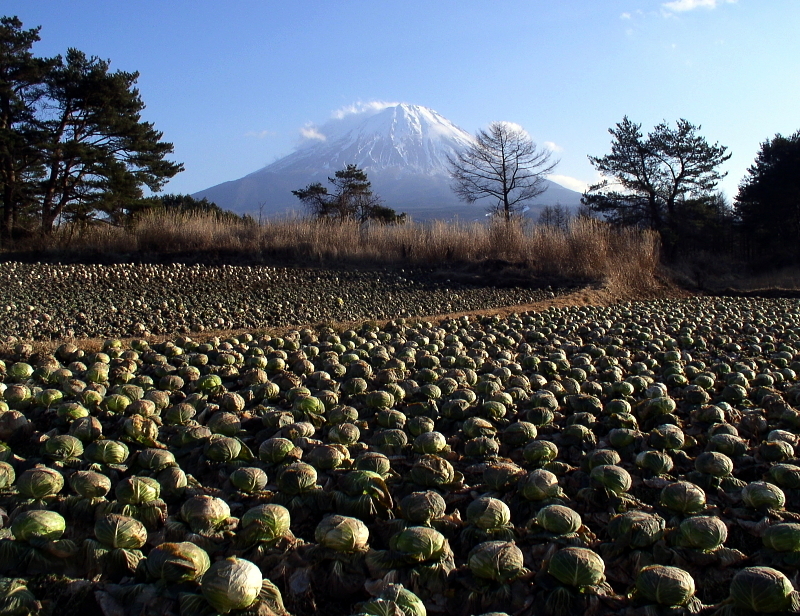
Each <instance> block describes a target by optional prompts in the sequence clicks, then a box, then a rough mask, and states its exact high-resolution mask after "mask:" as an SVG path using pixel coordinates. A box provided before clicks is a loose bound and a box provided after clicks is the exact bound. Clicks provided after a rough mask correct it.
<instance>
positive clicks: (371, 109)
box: [332, 101, 399, 120]
mask: <svg viewBox="0 0 800 616" xmlns="http://www.w3.org/2000/svg"><path fill="white" fill-rule="evenodd" d="M395 105H399V103H390V102H388V101H367V102H366V103H363V102H358V103H355V104H353V105H346V106H344V107H342V108H340V109H337V110H336V111H334V112H333V114H332V115H333V117H334V118H336V119H337V120H341V119H342V118H344V117H345V116H349V115H353V114H357V113H376V112H378V111H383V110H384V109H386V108H387V107H394V106H395Z"/></svg>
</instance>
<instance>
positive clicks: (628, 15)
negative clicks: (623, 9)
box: [619, 13, 632, 19]
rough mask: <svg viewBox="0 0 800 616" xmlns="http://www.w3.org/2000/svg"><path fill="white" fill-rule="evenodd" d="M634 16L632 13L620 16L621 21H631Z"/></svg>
mask: <svg viewBox="0 0 800 616" xmlns="http://www.w3.org/2000/svg"><path fill="white" fill-rule="evenodd" d="M631 17H632V15H631V14H630V13H623V14H622V15H620V16H619V18H620V19H631Z"/></svg>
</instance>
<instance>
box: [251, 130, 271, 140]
mask: <svg viewBox="0 0 800 616" xmlns="http://www.w3.org/2000/svg"><path fill="white" fill-rule="evenodd" d="M277 134H278V133H276V132H275V131H273V130H251V131H247V132H246V133H245V134H244V136H245V137H255V138H256V139H266V138H267V137H274V136H275V135H277Z"/></svg>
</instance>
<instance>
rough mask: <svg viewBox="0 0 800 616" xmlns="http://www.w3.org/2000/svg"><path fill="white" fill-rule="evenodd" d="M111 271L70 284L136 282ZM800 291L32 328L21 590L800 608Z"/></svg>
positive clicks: (1, 476) (305, 601)
mask: <svg viewBox="0 0 800 616" xmlns="http://www.w3.org/2000/svg"><path fill="white" fill-rule="evenodd" d="M19 267H20V268H21V269H20V270H19V271H18V272H17V274H18V275H19V276H20V277H21V279H22V278H24V279H26V280H27V279H28V278H26V277H27V276H29V275H30V274H29V272H30V271H34V270H31V269H27V270H26V269H24V268H32V267H33V266H19ZM63 267H66V268H68V267H71V266H63ZM119 267H130V266H119ZM86 271H89V272H91V271H92V269H91V268H88V269H87V270H86ZM154 271H155V270H154ZM138 272H139V273H140V274H141V275H142V276H146V275H149V274H147V270H146V269H142V270H138ZM2 275H5V276H10V275H12V274H9V272H8V271H7V270H6V271H5V272H4V273H3V274H2ZM71 275H72V274H71ZM74 275H75V276H78V275H79V274H78V273H75V274H74ZM186 275H187V274H186V273H185V272H184V271H182V270H181V268H176V270H175V272H174V273H173V279H174V280H173V282H174V291H175V293H176V295H175V297H176V301H179V300H178V299H177V298H179V297H180V294H181V293H185V288H186V287H184V286H183V285H184V282H182V281H185V280H186ZM286 275H287V276H288V275H289V274H286ZM54 280H55V279H54ZM109 280H110V279H109ZM4 284H7V283H4ZM53 284H57V281H56V282H53ZM331 284H333V283H331ZM376 284H380V283H379V282H378V283H376ZM42 285H43V286H46V283H45V282H44V281H43V282H42ZM134 285H135V283H134V282H132V283H131V286H132V287H133V288H134V289H135V288H136V287H135V286H134ZM19 286H21V287H25V285H19ZM146 286H147V285H144V287H146ZM89 287H92V288H94V294H93V295H92V297H91V298H89V296H88V295H87V296H86V297H85V298H84V299H80V298H78V297H76V296H75V295H67V294H66V293H64V297H63V298H62V299H61V300H60V301H63V302H64V306H69V305H72V304H75V303H79V304H81V305H93V302H94V303H95V304H97V303H101V302H103V301H106V300H107V299H109V298H111V297H112V295H111V294H107V295H105V296H104V293H103V290H102V289H103V287H102V285H101V284H98V283H97V282H96V281H95V282H92V281H91V280H90V281H89V282H87V288H89ZM144 287H142V288H144ZM167 287H169V288H170V289H173V287H170V285H167ZM442 288H445V287H444V286H443V287H442ZM4 292H5V291H4ZM25 292H30V293H34V292H36V290H35V289H31V288H29V289H28V291H25ZM169 292H172V291H169ZM344 292H346V288H345V287H343V286H342V287H341V289H340V293H344ZM515 292H517V291H515ZM519 292H520V293H522V291H521V290H520V291H519ZM525 292H526V293H528V294H530V293H531V291H529V290H525ZM314 293H319V291H317V290H316V289H315V288H314V286H313V284H311V285H309V287H308V293H307V294H306V297H307V298H308V297H310V294H314ZM443 293H444V291H443ZM464 294H465V295H468V290H465V291H464ZM52 295H57V293H54V294H52ZM224 295H225V293H224V291H220V295H218V297H219V298H220V299H219V300H217V301H218V302H219V303H220V304H222V305H223V307H226V309H228V308H227V307H229V306H230V305H231V304H230V303H225V304H223V300H222V299H221V298H222V297H223V296H224ZM362 295H365V296H368V297H370V298H372V297H373V295H374V292H367V291H364V293H363V294H362ZM459 295H461V293H459ZM337 296H338V295H337ZM28 297H31V300H30V306H31V307H32V308H31V310H30V312H33V313H37V314H39V313H41V312H44V309H43V308H42V307H41V304H38V303H36V302H34V301H33V296H28ZM334 297H336V296H334ZM277 299H280V298H279V296H277ZM277 299H276V301H277ZM137 300H138V301H140V302H142V303H145V304H148V305H150V306H155V305H156V303H155V300H153V299H150V298H146V297H144V296H143V295H139V297H137V294H136V292H134V291H131V294H130V295H129V296H128V297H127V299H126V301H131V302H133V304H132V305H129V304H124V307H125V309H126V311H128V312H126V313H125V314H126V315H127V314H128V313H129V312H130V311H132V310H133V309H134V308H136V309H141V314H142V315H145V314H146V313H147V312H148V311H150V312H151V313H152V311H151V310H150V308H143V307H142V306H137V305H136V301H137ZM3 301H9V300H8V299H4V300H3ZM20 301H22V300H20ZM53 301H55V300H53ZM114 301H116V299H115V300H114ZM193 301H199V300H198V299H197V298H192V299H189V297H188V296H184V300H183V303H184V307H186V306H188V305H189V303H190V302H193ZM226 301H230V300H226ZM322 301H323V300H313V299H307V300H306V305H307V306H314V305H315V303H317V304H319V303H320V302H322ZM351 301H353V298H348V300H347V302H351ZM370 301H373V300H370ZM374 301H377V300H374ZM437 301H440V300H437ZM441 301H442V302H444V304H446V303H447V301H446V293H445V295H444V296H443V299H442V300H441ZM454 301H458V300H454ZM165 303H166V307H164V308H162V309H161V310H162V313H161V314H162V315H164V314H165V313H167V312H169V311H170V310H177V307H176V306H173V304H172V303H171V302H170V301H169V300H167V301H166V302H165ZM451 303H452V302H451ZM120 304H121V305H120V306H117V307H118V308H122V307H123V304H122V303H121V302H120ZM337 305H338V302H337ZM348 305H349V304H348V303H345V305H344V306H339V308H342V309H345V310H346V309H347V306H348ZM0 307H1V306H0ZM213 308H214V306H213V305H212V306H211V308H209V310H211V311H213ZM221 309H222V308H218V310H220V311H221ZM292 309H294V308H292ZM18 310H19V308H18V307H17V308H14V309H12V310H10V311H8V312H7V314H6V318H7V319H10V318H11V317H9V316H8V313H10V314H11V315H18ZM47 310H49V311H50V312H47V314H49V315H50V317H51V319H50V320H49V321H47V322H48V323H50V325H49V327H50V329H51V330H52V331H54V332H57V331H60V330H59V328H62V327H64V325H65V320H64V318H63V314H67V312H64V313H56V308H48V309H47ZM64 310H65V311H67V310H68V308H66V307H65V308H64ZM98 310H99V309H98ZM353 310H357V309H355V308H353ZM186 312H187V313H188V312H190V311H188V310H187V311H186ZM89 313H90V312H89V311H88V309H87V315H88V314H89ZM59 314H62V316H58V315H59ZM91 314H92V315H95V314H100V313H99V312H98V313H94V312H92V313H91ZM131 314H132V313H131ZM221 314H225V313H221ZM254 314H255V313H254ZM799 314H800V305H799V304H798V301H797V300H789V299H758V298H738V299H731V298H692V299H685V300H658V301H649V302H628V303H619V304H617V305H614V306H611V307H590V306H580V307H577V306H576V307H553V308H548V309H545V310H542V311H538V312H534V311H530V312H524V313H519V314H511V315H510V316H507V317H503V318H501V317H498V316H461V317H453V318H447V319H444V320H439V321H436V322H432V321H425V320H419V319H411V318H408V319H404V318H394V319H393V320H390V321H388V322H387V323H386V324H385V325H379V324H376V323H375V322H374V321H370V322H364V323H363V324H362V325H358V326H354V327H353V328H352V329H348V330H344V331H336V330H334V329H332V328H331V327H325V326H318V327H314V328H311V327H299V326H298V327H297V329H294V330H289V331H286V332H285V333H282V334H281V335H280V336H279V335H277V334H274V335H267V334H265V333H264V332H263V331H262V332H259V333H258V334H257V335H255V336H254V335H252V334H241V335H237V337H235V338H227V339H220V338H215V337H211V338H207V339H206V338H200V337H199V336H198V335H197V334H195V333H194V332H192V331H190V329H191V327H190V326H191V322H190V320H186V328H187V329H186V331H185V332H184V333H183V334H182V335H177V334H175V335H173V336H171V337H170V339H169V340H167V341H165V342H156V341H155V340H153V339H151V341H150V342H148V341H147V339H146V338H145V337H140V338H134V339H132V340H130V341H129V342H124V343H123V342H122V341H120V340H119V339H116V338H113V337H110V336H109V337H108V339H107V340H106V341H105V343H104V344H103V345H102V349H100V350H96V352H95V351H89V350H81V349H80V348H79V347H78V346H76V345H75V344H73V343H70V342H64V343H63V344H61V345H60V346H57V348H56V347H55V346H54V347H53V348H54V349H55V350H54V352H53V353H52V354H51V353H49V352H47V351H46V350H42V349H43V348H45V347H41V346H38V347H34V345H32V344H30V343H27V342H25V341H21V340H17V341H16V343H12V344H11V346H9V347H8V353H7V355H6V357H5V358H4V361H3V362H2V363H0V376H1V377H2V383H0V394H1V396H0V398H1V400H0V441H1V442H0V501H2V502H0V507H2V509H1V510H0V522H2V528H0V576H2V577H0V616H6V615H26V614H40V613H41V614H56V615H58V616H69V615H71V614H81V615H82V616H94V615H103V616H128V615H131V616H132V615H139V614H147V615H165V616H166V615H179V616H189V615H192V616H194V615H198V616H206V615H208V616H210V615H214V614H231V615H234V616H241V615H244V614H248V615H250V614H252V615H260V616H269V615H272V614H278V615H283V614H294V616H302V615H306V614H313V613H320V614H324V615H345V616H346V615H356V614H371V615H375V616H381V615H385V616H389V615H394V616H424V615H425V614H430V615H435V614H442V615H452V616H467V615H477V614H486V615H488V614H507V615H519V616H570V615H574V614H586V615H587V616H602V615H610V614H624V615H627V616H651V615H676V616H677V615H681V614H709V615H711V614H716V615H718V616H723V615H724V616H750V615H753V614H788V613H800V600H799V597H798V593H797V591H796V590H795V587H796V584H797V581H798V580H797V578H798V568H799V567H800V459H798V454H800V448H799V447H800V436H799V435H800V410H798V409H799V408H800V381H799V380H798V375H800V323H798V315H799ZM151 316H152V314H151ZM365 316H369V315H365ZM373 316H374V315H373ZM143 318H145V317H144V316H142V317H141V318H140V319H139V321H142V319H143ZM209 318H211V317H209ZM221 318H224V319H227V317H221ZM92 319H94V317H92ZM124 319H133V317H132V316H125V317H124V318H123V317H120V323H123V322H125V323H127V321H125V320H124ZM36 320H39V321H40V323H41V322H43V321H42V319H39V318H36ZM164 321H166V319H164ZM7 322H9V321H7ZM92 322H94V321H92ZM242 323H243V324H244V323H245V321H244V320H242ZM37 326H38V325H34V327H37ZM164 326H165V327H166V325H164ZM109 327H111V325H109ZM115 327H121V328H122V329H124V327H123V326H122V325H116V326H115ZM122 329H120V330H114V331H120V332H121V331H122ZM148 329H149V327H148ZM197 329H199V328H197ZM4 333H5V334H6V335H10V334H12V333H13V332H11V331H9V330H6V331H5V332H4ZM91 333H92V332H89V331H88V330H87V335H88V334H91ZM14 335H16V336H22V337H23V338H24V337H25V336H24V335H22V334H21V333H20V332H17V333H16V334H14ZM117 335H119V336H122V335H123V334H122V333H119V334H117ZM193 336H194V338H196V339H193Z"/></svg>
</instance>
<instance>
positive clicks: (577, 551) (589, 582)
mask: <svg viewBox="0 0 800 616" xmlns="http://www.w3.org/2000/svg"><path fill="white" fill-rule="evenodd" d="M605 571H606V565H605V563H604V562H603V559H602V558H600V556H599V555H598V554H597V553H595V552H593V551H592V550H590V549H588V548H577V547H567V548H564V549H562V550H559V551H558V552H556V553H555V554H554V555H553V557H552V558H551V559H550V563H549V564H548V566H547V572H548V573H549V574H550V575H552V576H553V577H555V578H556V579H557V580H558V581H559V582H561V583H562V584H565V585H567V586H577V587H580V586H596V585H597V584H601V583H602V582H603V580H604V579H605Z"/></svg>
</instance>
